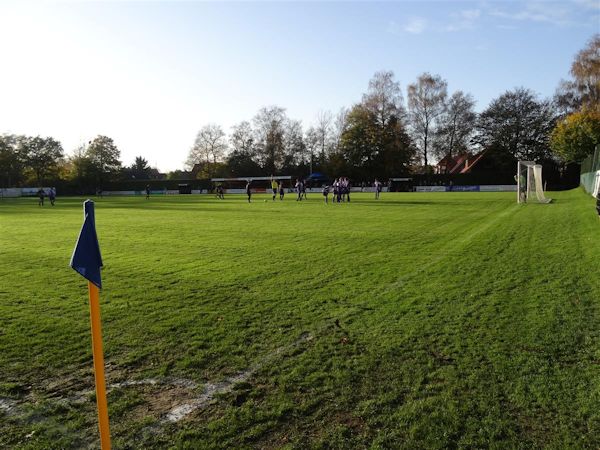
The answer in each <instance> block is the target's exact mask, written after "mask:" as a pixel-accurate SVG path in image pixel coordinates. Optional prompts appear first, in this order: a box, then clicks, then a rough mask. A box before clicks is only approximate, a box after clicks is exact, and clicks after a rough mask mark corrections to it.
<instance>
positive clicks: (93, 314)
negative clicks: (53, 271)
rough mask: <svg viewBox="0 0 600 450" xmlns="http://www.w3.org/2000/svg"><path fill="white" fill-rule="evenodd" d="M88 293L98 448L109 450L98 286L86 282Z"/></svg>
mask: <svg viewBox="0 0 600 450" xmlns="http://www.w3.org/2000/svg"><path fill="white" fill-rule="evenodd" d="M88 291H89V294H90V319H91V322H92V352H93V355H94V377H95V378H96V403H97V404H98V427H99V429H100V447H101V448H102V450H110V430H109V424H108V403H107V401H106V381H105V379H104V352H103V351H102V324H101V322H100V294H99V289H98V286H96V285H95V284H94V283H92V282H91V281H88Z"/></svg>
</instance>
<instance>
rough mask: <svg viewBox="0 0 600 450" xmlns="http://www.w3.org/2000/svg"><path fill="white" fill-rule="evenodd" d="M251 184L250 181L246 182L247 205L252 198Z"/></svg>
mask: <svg viewBox="0 0 600 450" xmlns="http://www.w3.org/2000/svg"><path fill="white" fill-rule="evenodd" d="M251 183H252V180H248V182H247V183H246V195H247V196H248V203H250V197H252V189H250V184H251Z"/></svg>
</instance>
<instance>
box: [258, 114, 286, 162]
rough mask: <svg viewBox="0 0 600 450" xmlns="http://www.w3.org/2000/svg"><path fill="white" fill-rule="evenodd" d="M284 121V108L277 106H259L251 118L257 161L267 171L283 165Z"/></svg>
mask: <svg viewBox="0 0 600 450" xmlns="http://www.w3.org/2000/svg"><path fill="white" fill-rule="evenodd" d="M286 121H287V116H286V114H285V109H284V108H281V107H279V106H267V107H264V108H261V109H260V110H259V111H258V113H257V114H256V116H254V119H252V122H253V123H254V142H255V149H256V157H257V161H258V163H259V164H260V166H261V167H262V168H263V169H264V170H265V171H267V172H268V173H275V172H276V171H277V170H279V169H280V168H281V167H282V165H283V160H284V135H285V125H286Z"/></svg>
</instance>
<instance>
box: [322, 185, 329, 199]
mask: <svg viewBox="0 0 600 450" xmlns="http://www.w3.org/2000/svg"><path fill="white" fill-rule="evenodd" d="M323 197H325V203H329V186H325V187H324V188H323Z"/></svg>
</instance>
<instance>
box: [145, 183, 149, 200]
mask: <svg viewBox="0 0 600 450" xmlns="http://www.w3.org/2000/svg"><path fill="white" fill-rule="evenodd" d="M148 199H150V185H149V184H147V185H146V200H148Z"/></svg>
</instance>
